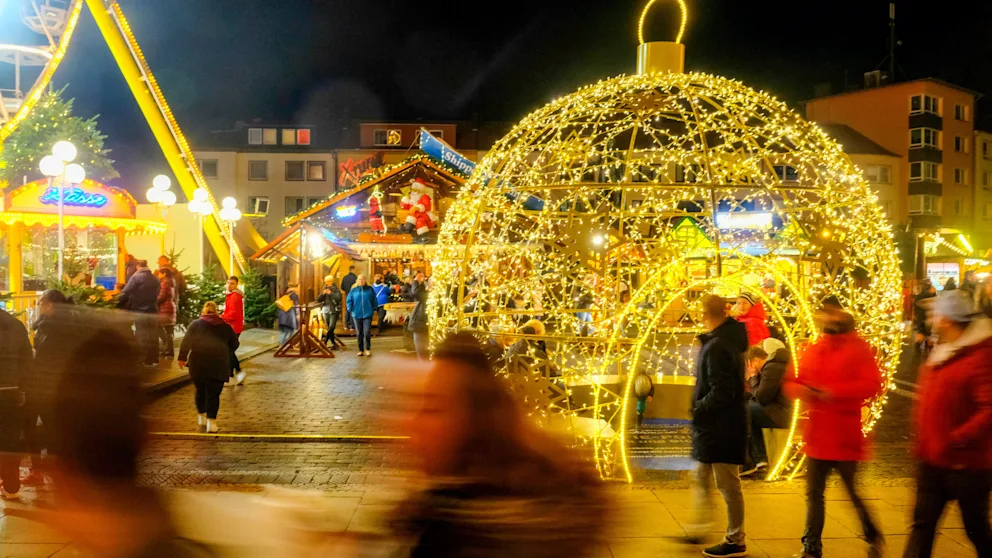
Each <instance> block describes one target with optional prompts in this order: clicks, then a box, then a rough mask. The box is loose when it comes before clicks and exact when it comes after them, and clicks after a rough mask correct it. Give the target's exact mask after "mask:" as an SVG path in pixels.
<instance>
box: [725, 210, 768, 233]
mask: <svg viewBox="0 0 992 558" xmlns="http://www.w3.org/2000/svg"><path fill="white" fill-rule="evenodd" d="M716 226H717V227H719V228H721V229H770V228H772V214H771V213H768V212H750V211H735V212H733V213H717V214H716Z"/></svg>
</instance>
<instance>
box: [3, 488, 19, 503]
mask: <svg viewBox="0 0 992 558" xmlns="http://www.w3.org/2000/svg"><path fill="white" fill-rule="evenodd" d="M0 498H3V499H4V500H19V499H20V498H21V493H20V492H14V493H10V492H7V489H5V488H0Z"/></svg>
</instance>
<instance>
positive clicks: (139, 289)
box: [118, 260, 162, 366]
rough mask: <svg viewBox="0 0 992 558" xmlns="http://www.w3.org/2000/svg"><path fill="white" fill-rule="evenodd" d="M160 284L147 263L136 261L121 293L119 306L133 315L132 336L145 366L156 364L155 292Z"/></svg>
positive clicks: (156, 310)
mask: <svg viewBox="0 0 992 558" xmlns="http://www.w3.org/2000/svg"><path fill="white" fill-rule="evenodd" d="M161 287H162V284H161V282H160V281H159V280H158V278H157V277H155V275H153V274H152V271H151V270H150V269H148V262H146V261H145V260H138V270H137V271H135V272H134V275H132V276H131V278H130V279H128V282H127V285H125V286H124V290H123V291H121V297H120V302H119V303H118V306H119V307H120V308H123V309H125V310H128V311H131V312H134V313H135V314H136V315H135V318H134V336H135V339H136V340H137V341H138V345H139V346H140V347H141V354H142V355H144V361H145V365H146V366H155V365H157V364H158V327H159V326H158V293H159V290H160V289H161Z"/></svg>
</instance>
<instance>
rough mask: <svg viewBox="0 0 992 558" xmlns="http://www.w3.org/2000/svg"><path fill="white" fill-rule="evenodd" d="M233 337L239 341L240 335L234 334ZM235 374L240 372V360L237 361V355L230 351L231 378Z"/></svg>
mask: <svg viewBox="0 0 992 558" xmlns="http://www.w3.org/2000/svg"><path fill="white" fill-rule="evenodd" d="M234 335H235V337H237V338H238V339H239V340H240V339H241V334H240V333H235V334H234ZM237 372H241V360H240V359H238V353H236V352H234V351H231V376H234V374H235V373H237Z"/></svg>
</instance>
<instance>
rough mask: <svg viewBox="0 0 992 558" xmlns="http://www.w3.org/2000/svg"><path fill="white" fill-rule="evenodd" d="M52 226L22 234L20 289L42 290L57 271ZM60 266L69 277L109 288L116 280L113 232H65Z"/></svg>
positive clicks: (115, 250) (115, 237)
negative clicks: (22, 285) (63, 252)
mask: <svg viewBox="0 0 992 558" xmlns="http://www.w3.org/2000/svg"><path fill="white" fill-rule="evenodd" d="M58 247H59V237H58V231H57V230H56V229H41V228H37V227H35V228H32V229H30V230H28V231H27V233H26V234H25V237H24V244H23V247H22V255H23V259H24V290H26V291H42V290H45V288H47V283H48V282H49V281H54V280H56V279H57V278H58V277H57V274H58ZM63 268H64V272H65V274H66V275H68V276H69V277H70V278H72V279H73V280H79V281H85V282H86V283H90V284H96V285H100V286H102V287H104V288H108V289H112V288H113V287H114V283H115V282H116V279H117V235H116V234H115V233H114V232H113V231H109V230H107V229H84V230H77V229H68V230H66V231H65V255H64V257H63Z"/></svg>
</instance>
